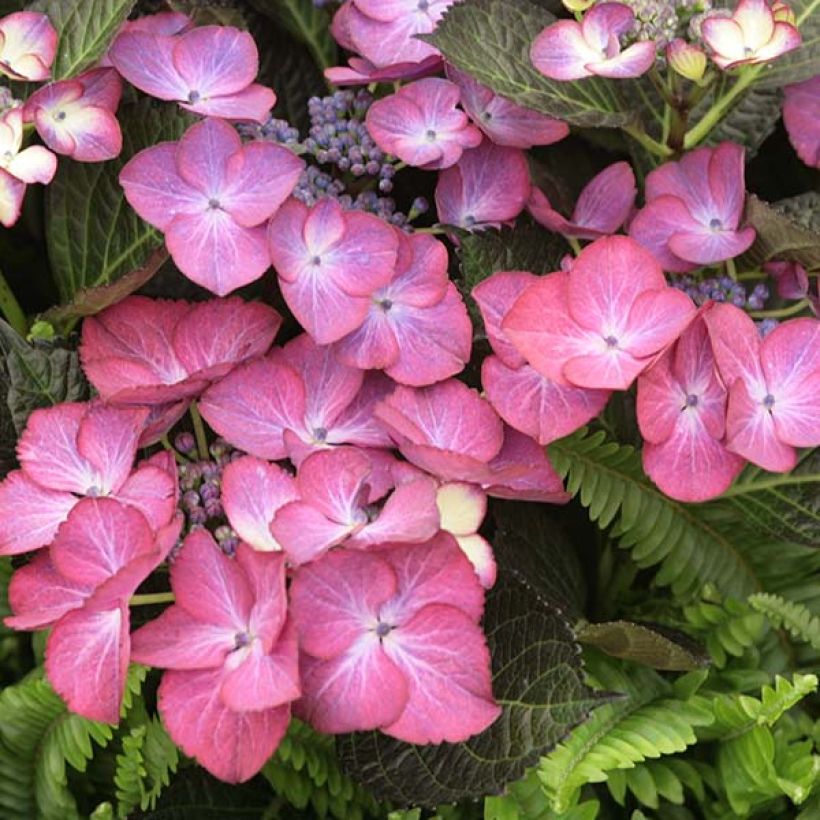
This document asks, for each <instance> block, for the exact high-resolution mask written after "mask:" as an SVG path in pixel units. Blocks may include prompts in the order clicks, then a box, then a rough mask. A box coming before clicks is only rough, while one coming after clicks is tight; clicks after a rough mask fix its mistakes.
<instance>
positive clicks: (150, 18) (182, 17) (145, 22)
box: [98, 11, 194, 68]
mask: <svg viewBox="0 0 820 820" xmlns="http://www.w3.org/2000/svg"><path fill="white" fill-rule="evenodd" d="M193 25H194V23H193V20H191V18H190V17H188V15H187V14H183V13H182V12H181V11H160V12H157V13H156V14H146V15H145V16H144V17H137V18H136V19H135V20H126V21H125V22H124V23H123V24H122V27H121V28H120V30H119V32H118V36H119V35H120V34H123V33H124V32H128V31H142V32H147V33H149V34H162V35H165V36H168V37H170V36H172V35H174V34H180V33H182V32H183V31H185V30H186V29H189V28H193ZM114 40H115V42H116V38H114ZM112 46H113V43H112ZM109 50H110V49H109ZM98 65H99V66H100V67H101V68H109V67H111V68H113V65H114V64H113V63H112V62H111V58H110V57H109V56H108V52H106V53H105V56H104V57H103V58H102V59H101V60H100V62H99V63H98Z"/></svg>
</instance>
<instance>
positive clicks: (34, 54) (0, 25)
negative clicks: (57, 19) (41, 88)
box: [0, 11, 57, 82]
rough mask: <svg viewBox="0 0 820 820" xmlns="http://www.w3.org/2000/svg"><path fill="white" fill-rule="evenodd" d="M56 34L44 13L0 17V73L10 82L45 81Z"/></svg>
mask: <svg viewBox="0 0 820 820" xmlns="http://www.w3.org/2000/svg"><path fill="white" fill-rule="evenodd" d="M56 54H57V31H56V30H55V28H54V26H53V25H51V21H50V20H49V19H48V17H47V16H46V15H45V14H40V13H39V12H34V11H18V12H15V13H14V14H8V15H6V16H5V17H3V18H0V71H2V72H3V74H6V75H7V76H9V77H11V78H12V80H29V81H32V82H39V81H40V80H47V79H48V77H49V74H50V73H51V64H52V63H53V62H54V57H55V55H56Z"/></svg>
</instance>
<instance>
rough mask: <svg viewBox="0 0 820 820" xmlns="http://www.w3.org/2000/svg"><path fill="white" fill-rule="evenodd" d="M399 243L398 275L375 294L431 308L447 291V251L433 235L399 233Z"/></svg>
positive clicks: (395, 300)
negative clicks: (386, 295)
mask: <svg viewBox="0 0 820 820" xmlns="http://www.w3.org/2000/svg"><path fill="white" fill-rule="evenodd" d="M396 236H397V237H398V240H399V248H398V258H397V261H396V274H395V276H394V277H393V279H392V280H391V281H390V283H389V284H388V285H387V286H386V287H385V288H384V289H383V290H382V291H377V292H376V294H375V295H374V296H375V298H378V294H379V293H387V294H388V295H389V296H390V298H391V299H392V300H393V301H394V302H401V303H402V304H403V305H411V306H413V307H430V306H431V305H435V304H437V303H438V302H440V301H441V300H442V299H443V298H444V294H445V293H446V292H447V285H448V282H449V279H448V278H447V265H448V257H447V248H446V246H445V245H444V244H443V243H442V242H440V241H439V240H438V239H436V238H435V237H433V236H430V235H429V234H423V233H416V234H409V235H408V234H405V233H401V232H399V231H397V232H396Z"/></svg>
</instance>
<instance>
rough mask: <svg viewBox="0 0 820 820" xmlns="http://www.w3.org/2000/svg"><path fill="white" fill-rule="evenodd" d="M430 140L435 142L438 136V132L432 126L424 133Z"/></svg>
mask: <svg viewBox="0 0 820 820" xmlns="http://www.w3.org/2000/svg"><path fill="white" fill-rule="evenodd" d="M424 136H425V137H427V139H428V140H429V141H430V142H435V141H436V137H437V136H438V135H437V134H436V132H435V131H434V130H433V129H432V128H428V129H427V133H426V134H425V135H424Z"/></svg>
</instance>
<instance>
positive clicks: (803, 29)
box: [755, 0, 820, 88]
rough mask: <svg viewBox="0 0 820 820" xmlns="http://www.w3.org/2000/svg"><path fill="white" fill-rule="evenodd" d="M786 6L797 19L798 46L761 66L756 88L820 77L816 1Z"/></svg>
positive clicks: (818, 2)
mask: <svg viewBox="0 0 820 820" xmlns="http://www.w3.org/2000/svg"><path fill="white" fill-rule="evenodd" d="M789 7H790V8H791V9H792V11H794V13H795V17H796V18H797V25H798V29H799V31H800V36H801V38H802V43H801V45H800V47H799V48H797V49H795V50H794V51H790V52H788V53H787V54H784V55H783V56H782V57H778V58H777V59H776V60H774V61H773V62H771V63H768V64H766V65H764V66H762V67H761V69H760V74H759V76H758V79H757V80H756V83H755V84H756V86H758V87H759V88H777V87H780V86H784V85H789V84H790V83H798V82H800V81H801V80H808V79H809V78H810V77H813V76H814V75H815V74H820V13H818V11H820V0H793V2H791V3H789Z"/></svg>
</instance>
